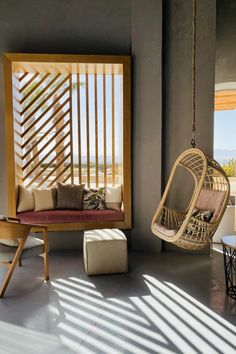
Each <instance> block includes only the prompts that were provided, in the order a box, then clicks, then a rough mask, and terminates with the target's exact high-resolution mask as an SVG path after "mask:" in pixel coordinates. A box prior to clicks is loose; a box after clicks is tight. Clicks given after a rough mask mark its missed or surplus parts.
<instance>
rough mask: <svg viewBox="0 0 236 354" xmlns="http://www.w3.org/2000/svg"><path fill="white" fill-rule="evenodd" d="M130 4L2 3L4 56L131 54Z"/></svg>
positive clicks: (89, 0)
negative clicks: (17, 54)
mask: <svg viewBox="0 0 236 354" xmlns="http://www.w3.org/2000/svg"><path fill="white" fill-rule="evenodd" d="M130 12H131V4H130V1H126V0H119V1H113V0H50V1H48V0H41V1H31V0H21V1H18V0H3V1H0V33H1V37H0V53H2V52H4V51H5V52H26V53H27V52H29V53H31V52H32V53H75V54H76V53H78V54H130Z"/></svg>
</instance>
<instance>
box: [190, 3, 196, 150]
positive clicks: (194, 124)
mask: <svg viewBox="0 0 236 354" xmlns="http://www.w3.org/2000/svg"><path fill="white" fill-rule="evenodd" d="M196 39H197V38H196V0H193V35H192V115H193V116H192V117H193V121H192V139H191V145H192V147H193V148H195V147H196V139H195V135H196Z"/></svg>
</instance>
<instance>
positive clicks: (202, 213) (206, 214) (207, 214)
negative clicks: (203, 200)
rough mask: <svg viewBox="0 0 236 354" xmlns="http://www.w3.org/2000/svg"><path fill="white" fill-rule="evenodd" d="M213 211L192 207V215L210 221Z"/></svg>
mask: <svg viewBox="0 0 236 354" xmlns="http://www.w3.org/2000/svg"><path fill="white" fill-rule="evenodd" d="M214 211H215V210H201V209H194V211H193V214H192V216H194V217H195V218H197V219H199V220H202V221H206V222H210V221H211V219H212V217H213V215H214Z"/></svg>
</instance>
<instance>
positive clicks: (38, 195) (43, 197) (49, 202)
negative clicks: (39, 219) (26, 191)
mask: <svg viewBox="0 0 236 354" xmlns="http://www.w3.org/2000/svg"><path fill="white" fill-rule="evenodd" d="M33 194H34V204H35V207H34V210H35V211H40V210H51V209H53V199H52V190H51V189H33Z"/></svg>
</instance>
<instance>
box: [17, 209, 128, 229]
mask: <svg viewBox="0 0 236 354" xmlns="http://www.w3.org/2000/svg"><path fill="white" fill-rule="evenodd" d="M17 217H18V218H19V219H20V220H21V222H23V223H27V224H44V225H47V227H48V231H65V230H67V231H70V230H71V231H73V230H91V229H103V228H118V229H126V228H129V224H128V223H127V222H126V221H125V213H124V212H123V211H116V210H110V209H106V210H44V211H36V212H35V211H27V212H23V213H18V214H17ZM34 231H37V229H36V228H34Z"/></svg>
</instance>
